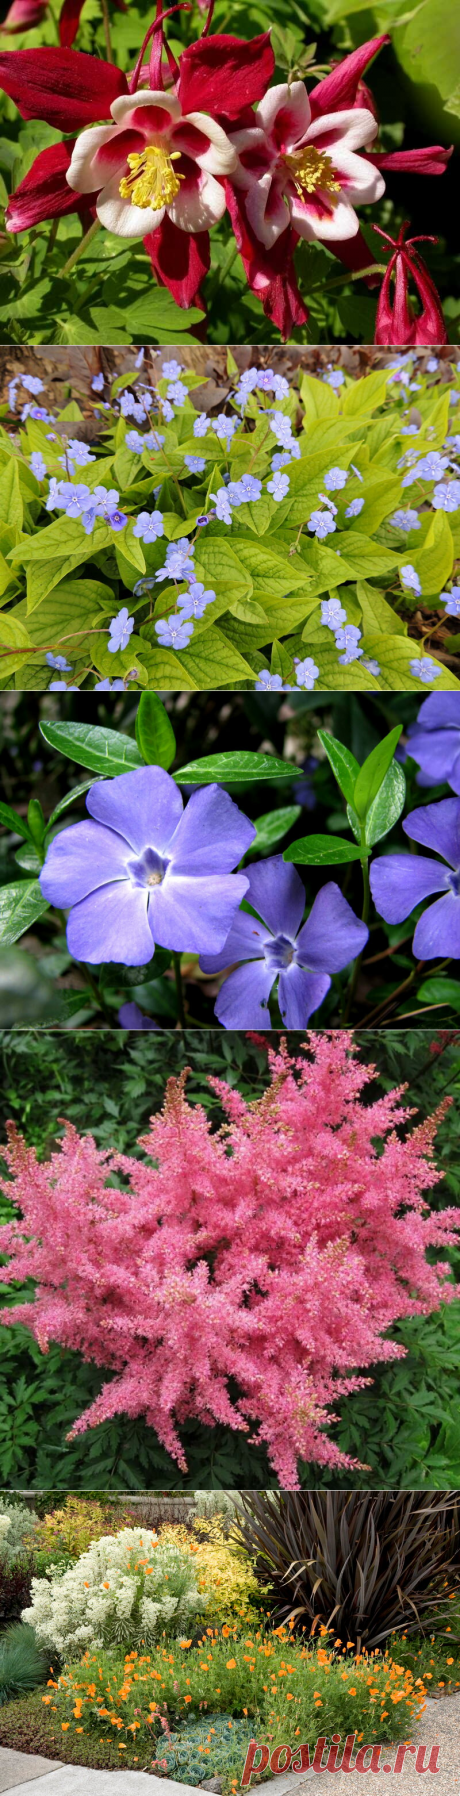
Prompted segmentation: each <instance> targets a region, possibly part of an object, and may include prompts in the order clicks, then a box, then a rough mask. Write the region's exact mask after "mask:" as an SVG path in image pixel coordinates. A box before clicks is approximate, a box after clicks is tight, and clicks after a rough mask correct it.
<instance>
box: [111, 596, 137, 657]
mask: <svg viewBox="0 0 460 1796" xmlns="http://www.w3.org/2000/svg"><path fill="white" fill-rule="evenodd" d="M132 630H134V618H133V617H129V614H128V607H127V605H122V607H121V611H117V615H116V617H112V619H111V622H110V624H109V631H110V635H109V641H108V643H107V648H108V650H109V653H110V654H111V655H116V654H117V651H118V650H119V649H127V647H128V643H129V638H130V636H131V632H132Z"/></svg>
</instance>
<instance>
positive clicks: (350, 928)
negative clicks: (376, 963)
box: [297, 880, 369, 973]
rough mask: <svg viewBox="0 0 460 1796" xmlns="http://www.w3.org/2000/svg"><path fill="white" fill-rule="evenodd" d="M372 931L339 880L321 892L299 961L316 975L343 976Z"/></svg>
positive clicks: (300, 943)
mask: <svg viewBox="0 0 460 1796" xmlns="http://www.w3.org/2000/svg"><path fill="white" fill-rule="evenodd" d="M368 935H369V930H368V928H367V925H366V923H362V922H361V920H360V918H359V917H355V913H354V911H353V910H352V908H351V904H348V902H347V899H346V898H344V896H343V893H342V892H341V891H340V887H339V886H337V885H336V884H335V880H329V881H328V883H327V885H325V886H323V887H322V890H321V891H320V892H318V894H317V896H316V898H315V901H314V904H312V907H311V911H310V916H309V917H307V921H306V923H304V926H303V929H301V930H300V934H299V936H298V938H297V959H298V960H300V961H302V962H303V965H304V966H307V967H310V968H313V969H314V971H315V972H316V973H326V972H327V973H340V972H341V971H342V968H343V967H346V966H348V962H349V961H350V960H354V959H355V955H356V954H360V953H361V949H362V948H364V946H365V944H366V942H367V938H368Z"/></svg>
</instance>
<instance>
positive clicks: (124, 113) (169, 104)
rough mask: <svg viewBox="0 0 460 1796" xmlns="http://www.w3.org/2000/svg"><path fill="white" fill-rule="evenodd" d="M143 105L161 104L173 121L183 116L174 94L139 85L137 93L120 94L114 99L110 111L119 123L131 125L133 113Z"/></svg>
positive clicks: (163, 110)
mask: <svg viewBox="0 0 460 1796" xmlns="http://www.w3.org/2000/svg"><path fill="white" fill-rule="evenodd" d="M142 106H150V107H152V106H159V107H160V109H161V111H162V112H166V113H168V114H169V117H170V119H171V120H172V121H173V123H175V122H176V120H178V119H180V117H181V109H180V105H179V101H178V100H176V98H175V95H174V94H162V93H159V92H157V90H156V89H154V88H150V87H138V89H137V92H136V93H135V94H120V96H119V98H118V99H116V100H114V101H113V104H112V106H111V107H110V111H111V114H112V118H113V119H114V120H115V124H117V125H125V126H126V125H130V124H131V123H132V114H133V112H137V109H138V108H139V107H142Z"/></svg>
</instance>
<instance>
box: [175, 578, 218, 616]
mask: <svg viewBox="0 0 460 1796" xmlns="http://www.w3.org/2000/svg"><path fill="white" fill-rule="evenodd" d="M215 597H216V594H215V592H213V591H212V587H209V590H208V592H205V589H204V586H203V581H202V580H194V582H193V586H190V587H189V590H188V592H180V593H179V597H178V600H177V603H178V606H179V610H180V612H181V615H182V618H185V617H204V613H205V611H206V606H207V605H212V602H213V599H215Z"/></svg>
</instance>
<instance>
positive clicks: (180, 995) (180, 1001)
mask: <svg viewBox="0 0 460 1796" xmlns="http://www.w3.org/2000/svg"><path fill="white" fill-rule="evenodd" d="M173 961H174V978H175V981H176V992H177V1009H178V1014H179V1023H180V1026H181V1029H185V1027H186V1024H185V1009H184V988H183V985H182V973H181V965H180V963H181V957H180V954H173Z"/></svg>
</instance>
